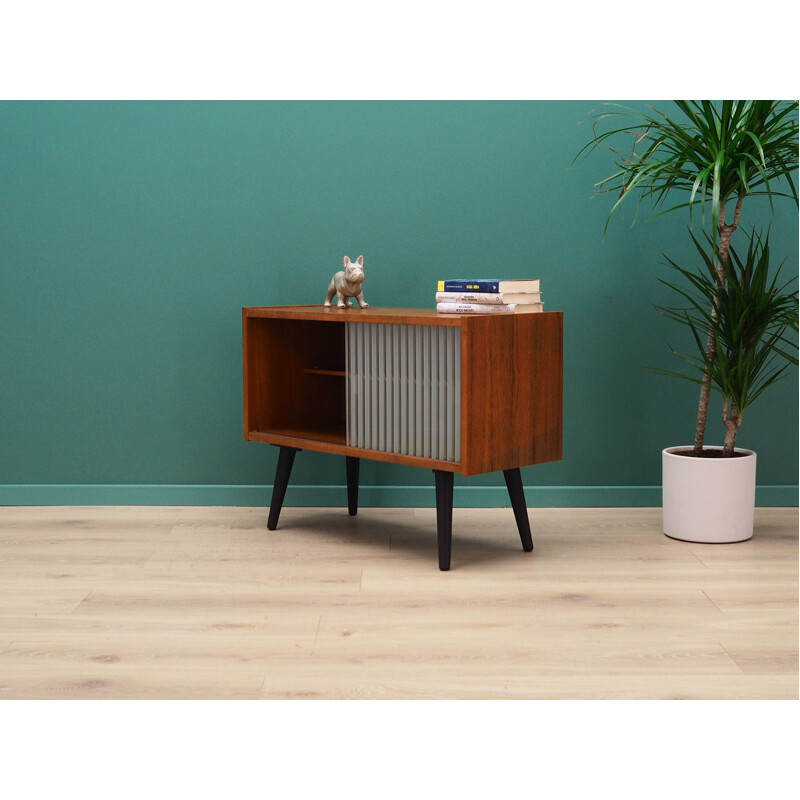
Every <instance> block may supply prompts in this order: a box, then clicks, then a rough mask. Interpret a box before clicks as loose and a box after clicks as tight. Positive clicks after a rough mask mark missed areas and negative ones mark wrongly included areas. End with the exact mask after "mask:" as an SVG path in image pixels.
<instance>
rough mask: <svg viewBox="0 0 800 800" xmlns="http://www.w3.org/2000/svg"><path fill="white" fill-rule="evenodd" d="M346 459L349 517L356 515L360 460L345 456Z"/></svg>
mask: <svg viewBox="0 0 800 800" xmlns="http://www.w3.org/2000/svg"><path fill="white" fill-rule="evenodd" d="M345 458H346V459H347V511H348V513H349V514H350V516H351V517H354V516H355V515H356V514H358V468H359V465H360V464H361V459H360V458H356V457H355V456H345Z"/></svg>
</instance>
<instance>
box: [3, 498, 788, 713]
mask: <svg viewBox="0 0 800 800" xmlns="http://www.w3.org/2000/svg"><path fill="white" fill-rule="evenodd" d="M660 514H661V512H660V509H531V510H530V518H531V524H532V529H533V538H534V544H535V547H536V549H535V550H534V551H533V553H524V552H523V551H522V549H521V546H520V543H519V537H518V535H517V531H516V527H515V524H514V518H513V514H512V512H511V510H510V509H458V508H457V509H455V511H454V515H453V558H452V569H451V571H450V572H447V573H443V572H440V571H439V569H438V565H437V558H436V524H435V510H434V509H427V508H422V509H371V508H365V509H361V510H360V511H359V514H358V516H357V517H354V518H351V517H349V516H348V515H347V511H346V509H345V510H343V509H329V508H284V510H283V513H282V515H281V519H280V525H279V528H278V530H277V531H274V532H269V531H267V529H266V518H267V510H266V509H264V508H236V507H225V508H221V507H176V506H167V507H4V508H0V698H4V699H10V698H27V699H57V698H81V699H88V698H103V699H125V698H139V699H151V698H152V699H180V698H194V699H214V698H244V699H257V698H269V699H278V698H313V699H339V698H343V699H347V698H381V699H395V698H397V699H413V698H427V699H436V698H457V699H500V698H510V699H523V698H525V699H536V698H542V699H545V698H552V699H563V698H577V699H581V698H583V699H595V698H596V699H602V698H611V699H613V698H621V699H623V698H624V699H646V698H655V699H658V698H663V699H673V698H695V699H750V698H753V699H756V698H758V699H797V698H798V517H797V509H796V508H788V509H787V508H763V509H757V511H756V532H755V536H754V538H753V539H752V540H751V541H749V542H744V543H739V544H731V545H701V544H690V543H686V542H677V541H674V540H672V539H668V538H667V537H665V536H664V535H663V534H662V533H661V529H660Z"/></svg>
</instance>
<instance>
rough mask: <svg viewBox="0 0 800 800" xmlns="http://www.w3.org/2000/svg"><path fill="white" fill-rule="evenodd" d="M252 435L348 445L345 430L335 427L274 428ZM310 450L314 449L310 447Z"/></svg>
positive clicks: (254, 432) (253, 432) (252, 432)
mask: <svg viewBox="0 0 800 800" xmlns="http://www.w3.org/2000/svg"><path fill="white" fill-rule="evenodd" d="M251 434H254V435H255V436H260V437H264V438H270V437H281V438H285V439H307V440H308V441H309V442H327V443H329V444H336V445H342V446H345V445H347V434H346V433H345V429H344V428H342V427H338V426H333V425H309V426H307V427H303V428H301V427H286V428H272V429H270V430H268V431H251ZM309 449H313V448H312V447H309Z"/></svg>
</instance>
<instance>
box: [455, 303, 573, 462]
mask: <svg viewBox="0 0 800 800" xmlns="http://www.w3.org/2000/svg"><path fill="white" fill-rule="evenodd" d="M562 320H563V315H562V314H561V313H560V312H548V313H545V314H509V315H498V316H488V315H487V316H478V315H476V316H475V317H471V318H462V336H463V339H464V345H463V346H462V359H463V362H464V363H463V365H462V382H463V383H462V401H463V408H462V448H463V455H462V459H461V464H462V472H463V474H465V475H475V474H478V473H483V472H495V471H498V470H503V469H511V468H513V467H522V466H525V465H527V464H537V463H541V462H545V461H555V460H558V459H560V458H561V427H562V366H561V359H562Z"/></svg>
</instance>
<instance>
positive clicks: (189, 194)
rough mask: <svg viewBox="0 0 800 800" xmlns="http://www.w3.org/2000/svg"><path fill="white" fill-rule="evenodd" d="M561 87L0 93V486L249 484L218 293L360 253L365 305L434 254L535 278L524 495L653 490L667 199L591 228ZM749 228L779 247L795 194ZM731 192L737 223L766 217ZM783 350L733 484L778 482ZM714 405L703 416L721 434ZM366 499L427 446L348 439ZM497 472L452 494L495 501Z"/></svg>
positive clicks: (674, 251) (256, 470)
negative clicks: (538, 341) (474, 92)
mask: <svg viewBox="0 0 800 800" xmlns="http://www.w3.org/2000/svg"><path fill="white" fill-rule="evenodd" d="M595 105H596V103H595V102H592V101H586V102H577V101H570V102H558V101H546V102H544V101H542V102H539V101H536V102H509V103H504V102H464V103H462V102H413V103H408V102H346V103H334V102H317V103H314V102H241V103H240V102H31V103H15V102H8V103H2V104H0V215H1V216H0V503H106V502H108V503H232V504H236V503H247V504H249V503H253V504H263V503H266V502H267V501H268V500H267V498H268V494H267V487H268V485H269V484H271V481H272V477H273V473H274V466H275V461H276V450H275V448H272V447H269V446H267V445H263V444H257V443H246V442H244V441H243V439H242V411H241V405H242V397H241V316H240V315H241V307H242V306H250V305H272V304H294V303H315V302H322V300H323V299H324V295H325V289H326V287H327V284H328V281H329V280H330V277H331V275H332V273H333V272H334V271H336V270H337V269H338V268H339V267H340V265H341V260H342V256H343V255H344V254H348V255H350V256H351V257H352V258H355V257H356V256H358V255H359V254H361V253H363V254H364V256H365V259H366V273H367V280H366V283H365V295H366V299H367V300H368V302H370V303H371V304H372V305H376V306H381V305H387V306H409V307H420V308H426V307H431V306H432V305H433V302H434V300H433V295H434V291H435V282H436V280H437V279H439V278H443V277H445V276H461V275H464V276H466V275H476V274H480V275H500V276H530V277H537V278H541V280H542V288H543V292H544V299H545V301H546V305H547V307H548V308H549V309H551V310H556V309H560V310H563V311H564V319H565V323H564V324H565V352H564V370H565V373H564V401H565V408H564V459H563V461H561V462H559V463H555V464H546V465H541V466H538V467H530V468H526V469H524V470H523V478H524V482H525V485H526V487H527V491H528V493H529V497H530V499H531V501H532V502H533V503H537V504H541V505H615V504H619V505H638V504H645V505H650V504H652V505H657V504H659V503H660V490H659V488H658V487H659V485H660V451H661V449H662V448H663V447H665V446H669V445H674V444H683V443H686V442H688V441H689V440H690V439H691V437H692V433H693V419H694V413H695V408H696V399H695V391H694V388H693V387H692V386H690V385H689V384H683V383H682V382H677V381H671V380H669V379H666V378H662V377H657V376H653V375H651V374H648V373H647V372H645V371H644V370H643V369H642V367H643V365H645V364H651V365H656V366H674V365H675V363H674V362H673V360H672V357H671V356H670V355H669V353H668V350H667V346H666V340H667V338H670V340H671V341H672V340H674V338H675V336H676V331H675V330H674V328H672V327H671V326H670V325H669V323H668V322H666V321H665V320H664V319H662V318H661V317H660V316H659V314H658V312H657V311H655V310H654V309H653V307H652V304H653V303H657V302H663V301H665V300H666V299H667V296H666V295H665V294H664V290H663V289H662V288H661V286H660V284H659V283H658V281H657V278H658V276H659V275H662V276H663V275H664V274H665V270H664V268H663V267H662V266H660V256H659V251H660V250H665V251H666V252H667V253H668V254H669V255H670V256H672V257H673V258H676V259H680V258H686V257H688V256H689V254H690V252H691V248H690V243H689V242H688V236H687V234H686V231H685V225H686V220H685V218H684V217H683V216H681V215H680V214H676V215H672V216H668V217H664V218H661V219H659V220H656V221H653V222H643V221H641V220H640V221H639V222H637V224H636V225H635V226H633V227H632V226H631V222H632V209H631V210H628V211H626V212H625V214H624V215H620V216H619V217H617V218H615V219H614V221H613V224H612V225H611V230H610V232H609V234H608V236H607V238H606V239H605V241H604V240H603V239H602V232H603V224H604V221H605V217H606V214H607V212H608V209H609V198H608V197H598V198H593V183H594V182H595V181H596V180H598V179H599V178H601V177H603V176H604V175H605V174H607V172H608V171H610V168H611V164H610V161H609V157H608V156H607V155H606V156H596V157H593V158H591V159H590V160H589V161H587V162H584V163H583V164H581V165H580V166H577V167H574V168H572V169H570V168H569V167H570V163H571V161H572V159H573V157H574V155H575V154H576V152H577V151H578V150H579V148H580V147H581V146H582V145H583V144H584V143H585V142H586V141H587V139H588V137H589V136H590V134H591V126H590V123H589V122H588V121H587V120H588V118H589V114H590V113H591V111H592V110H593V108H594V107H595ZM777 202H778V205H777V212H778V213H777V218H776V220H775V222H774V223H773V235H772V249H773V252H775V253H781V254H785V255H786V256H787V258H788V263H787V271H788V272H790V273H791V274H794V275H796V274H797V268H798V264H797V253H798V220H797V210H796V208H795V206H794V205H793V203H791V202H790V201H788V200H778V201H777ZM769 219H770V214H769V208H768V206H767V204H766V203H765V202H763V201H762V200H761V199H760V198H752V199H748V201H747V202H746V203H745V206H744V212H743V223H744V224H745V225H749V224H751V223H753V222H759V223H766V222H767V221H769ZM797 383H798V382H797V372H796V370H795V371H793V372H792V374H791V376H790V377H789V378H788V379H787V380H785V381H784V382H783V383H782V384H781V385H779V386H778V387H777V388H776V389H775V390H773V391H772V392H771V393H770V394H768V395H766V396H764V397H763V398H762V399H761V400H760V401H759V402H758V403H757V404H756V405H755V406H754V407H753V409H752V410H751V411H750V412H749V413H748V415H747V417H746V419H745V422H744V426H743V428H742V431H741V433H740V437H739V443H740V444H741V445H742V446H745V447H751V448H754V449H756V450H757V451H758V453H759V465H758V470H759V471H758V483H759V487H760V488H759V497H758V501H759V502H760V503H762V504H791V505H794V504H796V502H797V488H796V487H797V483H798V476H797V465H798V449H797V441H798V430H797V423H798V414H797V408H798V393H797ZM716 420H717V413H716V411H715V412H714V424H713V426H712V434H711V436H710V437H709V440H710V441H712V442H713V441H719V440H721V438H722V429H721V424H718V423H717V422H716ZM341 462H342V459H340V458H336V457H334V456H327V455H323V454H316V453H303V454H302V456H301V457H299V458H298V459H297V461H296V464H295V470H294V474H293V481H292V487H291V489H290V494H289V495H288V496H287V502H294V503H308V504H318V503H341V502H343V501H344V500H343V498H344V490H343V489H342V485H343V483H344V465H343V463H341ZM362 483H363V484H364V487H365V488H364V490H363V491H362V499H363V502H364V503H365V504H375V505H406V504H412V503H413V504H420V505H423V504H432V503H433V489H432V476H430V475H429V473H427V472H426V471H423V470H419V469H413V468H408V467H398V466H393V465H389V464H382V463H377V462H364V463H363V464H362ZM505 499H506V496H505V489H504V487H503V484H502V476H501V475H485V476H479V477H475V478H461V477H460V476H457V478H456V503H458V504H461V505H482V504H485V505H496V504H502V503H504V502H505Z"/></svg>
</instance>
